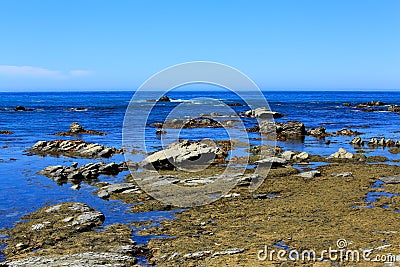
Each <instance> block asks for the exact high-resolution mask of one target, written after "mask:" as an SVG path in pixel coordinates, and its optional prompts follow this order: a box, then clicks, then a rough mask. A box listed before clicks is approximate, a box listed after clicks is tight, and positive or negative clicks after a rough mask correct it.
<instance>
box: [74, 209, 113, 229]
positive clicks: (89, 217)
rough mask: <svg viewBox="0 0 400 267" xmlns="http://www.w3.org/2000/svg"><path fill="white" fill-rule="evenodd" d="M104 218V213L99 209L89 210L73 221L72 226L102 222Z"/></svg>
mask: <svg viewBox="0 0 400 267" xmlns="http://www.w3.org/2000/svg"><path fill="white" fill-rule="evenodd" d="M104 219H105V217H104V214H103V213H101V212H99V211H87V212H84V213H82V214H81V215H79V216H78V217H77V218H76V219H75V220H74V221H73V222H72V226H79V227H80V226H87V225H89V226H92V225H94V224H99V223H100V224H101V223H102V222H103V221H104Z"/></svg>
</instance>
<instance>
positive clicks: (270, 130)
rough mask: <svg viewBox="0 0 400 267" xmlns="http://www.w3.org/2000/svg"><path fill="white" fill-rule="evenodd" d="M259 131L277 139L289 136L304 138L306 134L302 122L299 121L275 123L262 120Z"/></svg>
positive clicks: (282, 139)
mask: <svg viewBox="0 0 400 267" xmlns="http://www.w3.org/2000/svg"><path fill="white" fill-rule="evenodd" d="M259 131H260V133H262V134H264V135H267V136H270V137H276V139H277V140H279V141H285V140H286V139H291V138H304V136H305V135H306V130H305V127H304V124H303V123H302V122H300V121H288V122H275V123H274V122H272V121H263V122H261V123H260V126H259ZM275 135H276V136H275Z"/></svg>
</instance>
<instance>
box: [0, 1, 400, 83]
mask: <svg viewBox="0 0 400 267" xmlns="http://www.w3.org/2000/svg"><path fill="white" fill-rule="evenodd" d="M399 14H400V1H397V0H393V1H390V0H383V1H370V0H346V1H342V0H334V1H333V0H326V1H322V0H321V1H317V0H315V1H307V0H304V1H300V0H297V1H296V0H293V1H288V0H279V1H278V0H277V1H222V0H221V1H204V0H203V1H183V0H182V1H174V0H169V1H161V0H160V1H144V0H143V1H99V0H86V1H80V0H69V1H61V0H60V1H54V0H51V1H50V0H49V1H46V0H29V1H28V0H26V1H20V0H4V1H1V2H0V36H1V39H0V91H33V90H35V91H38V90H130V89H135V88H137V87H138V86H139V85H140V84H141V83H142V82H144V81H145V80H146V79H147V78H149V77H150V76H151V75H153V74H154V73H156V72H158V71H160V70H162V69H164V68H166V67H169V66H171V65H174V64H179V63H182V62H187V61H195V60H205V61H216V62H220V63H223V64H227V65H230V66H232V67H235V68H237V69H239V70H240V71H242V72H244V73H245V74H247V75H248V76H249V77H250V78H252V79H253V80H254V81H255V82H256V83H257V84H258V85H259V86H260V87H261V88H263V89H400V16H399Z"/></svg>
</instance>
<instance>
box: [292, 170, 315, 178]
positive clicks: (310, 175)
mask: <svg viewBox="0 0 400 267" xmlns="http://www.w3.org/2000/svg"><path fill="white" fill-rule="evenodd" d="M297 176H300V177H303V178H309V179H311V178H314V177H317V176H321V172H320V171H308V172H302V173H299V174H297Z"/></svg>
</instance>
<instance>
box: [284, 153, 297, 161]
mask: <svg viewBox="0 0 400 267" xmlns="http://www.w3.org/2000/svg"><path fill="white" fill-rule="evenodd" d="M295 155H296V153H294V152H293V151H285V152H283V153H282V154H281V157H282V158H284V159H286V160H292V159H293V157H294V156H295Z"/></svg>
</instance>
